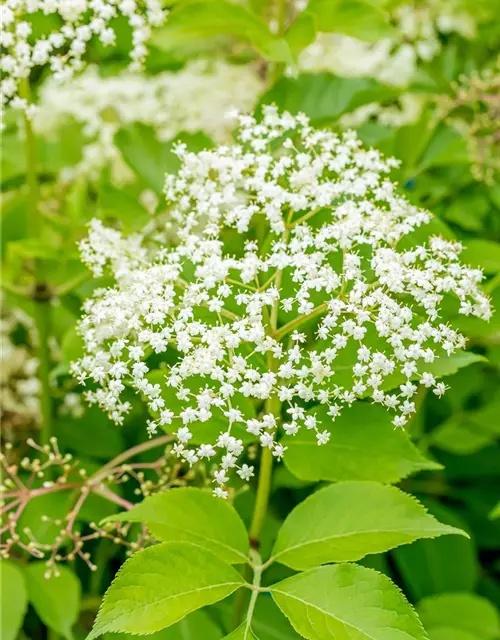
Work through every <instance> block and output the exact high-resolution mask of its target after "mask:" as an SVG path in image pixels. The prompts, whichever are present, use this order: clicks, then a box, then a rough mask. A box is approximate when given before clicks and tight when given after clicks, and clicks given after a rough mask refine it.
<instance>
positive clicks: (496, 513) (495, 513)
mask: <svg viewBox="0 0 500 640" xmlns="http://www.w3.org/2000/svg"><path fill="white" fill-rule="evenodd" d="M490 518H491V520H496V519H497V518H500V502H499V503H498V504H497V505H496V506H495V507H494V508H493V510H492V511H491V513H490Z"/></svg>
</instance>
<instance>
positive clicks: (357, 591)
mask: <svg viewBox="0 0 500 640" xmlns="http://www.w3.org/2000/svg"><path fill="white" fill-rule="evenodd" d="M271 594H272V596H273V598H274V600H275V601H276V603H277V604H278V606H279V608H280V609H281V610H282V611H283V613H284V614H285V615H286V616H287V617H288V618H289V620H290V622H291V623H292V625H293V626H294V628H295V629H296V631H298V633H300V634H301V635H302V636H304V637H305V638H309V640H340V639H344V638H345V639H346V640H347V639H348V638H352V639H353V640H354V638H356V640H403V639H404V640H427V636H426V633H425V631H424V629H423V627H422V625H421V624H420V621H419V619H418V617H417V615H416V613H415V611H414V610H413V608H412V607H411V605H410V604H408V602H407V601H406V600H405V598H404V596H403V595H402V593H401V592H400V591H399V589H398V588H397V587H396V586H395V585H394V584H393V583H392V582H391V581H390V580H389V578H387V576H384V575H383V574H380V573H378V572H377V571H374V570H373V569H367V568H366V567H360V566H357V565H353V564H342V565H336V566H335V565H329V566H326V567H318V568H316V569H311V570H310V571H306V572H304V573H299V574H298V575H296V576H293V577H291V578H287V579H286V580H283V581H282V582H279V583H278V584H275V585H273V586H272V587H271Z"/></svg>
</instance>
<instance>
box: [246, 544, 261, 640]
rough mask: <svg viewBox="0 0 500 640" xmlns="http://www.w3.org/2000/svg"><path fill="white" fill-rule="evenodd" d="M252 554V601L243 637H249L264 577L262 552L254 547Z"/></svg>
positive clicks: (249, 604) (249, 605)
mask: <svg viewBox="0 0 500 640" xmlns="http://www.w3.org/2000/svg"><path fill="white" fill-rule="evenodd" d="M250 554H251V556H253V557H254V560H255V564H254V569H253V582H252V587H253V589H252V595H251V597H250V602H249V603H248V609H247V617H246V622H245V630H244V632H243V638H247V637H248V634H249V633H250V629H251V625H252V618H253V614H254V611H255V605H256V604H257V598H258V597H259V592H260V580H261V578H262V564H261V563H262V560H261V557H260V554H259V553H258V552H257V551H255V549H252V550H251V551H250Z"/></svg>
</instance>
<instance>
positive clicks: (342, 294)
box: [72, 107, 490, 496]
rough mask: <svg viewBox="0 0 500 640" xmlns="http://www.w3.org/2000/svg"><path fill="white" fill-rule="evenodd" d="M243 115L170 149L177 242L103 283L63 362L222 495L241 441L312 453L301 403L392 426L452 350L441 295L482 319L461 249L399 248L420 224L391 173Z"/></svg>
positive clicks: (321, 432) (347, 137) (437, 241)
mask: <svg viewBox="0 0 500 640" xmlns="http://www.w3.org/2000/svg"><path fill="white" fill-rule="evenodd" d="M238 120H239V125H240V128H239V132H238V134H237V138H236V142H235V143H234V144H232V145H228V146H220V147H219V148H218V149H215V150H210V151H201V152H199V153H190V152H187V151H186V150H185V148H184V147H182V146H180V147H179V148H178V155H179V158H180V161H181V169H180V171H179V172H178V174H177V175H175V176H174V175H170V176H168V177H167V181H166V188H165V192H166V196H167V201H168V202H169V203H170V207H171V215H172V216H173V218H174V219H175V220H176V221H177V222H178V224H179V232H178V233H179V242H178V244H177V245H176V246H175V247H173V248H165V247H163V248H162V247H160V248H159V249H158V251H157V252H156V253H155V254H154V255H151V254H148V255H142V256H141V255H139V253H138V254H137V263H136V264H135V265H131V264H130V263H129V268H127V269H121V268H120V264H119V263H118V268H117V269H116V270H115V274H114V275H115V279H116V285H115V286H114V287H112V288H109V289H105V290H100V291H98V292H97V293H96V294H95V296H94V297H93V298H92V299H90V300H88V301H87V302H86V303H85V316H84V318H83V320H82V322H81V325H80V331H81V334H82V336H83V339H84V342H85V348H86V355H85V356H84V357H83V358H82V359H81V360H80V361H79V362H76V363H74V364H73V367H72V369H73V372H74V374H75V375H76V376H77V377H78V379H79V380H80V382H82V383H86V382H87V381H91V382H92V383H93V385H97V388H93V389H92V390H89V391H88V392H87V398H88V399H89V400H90V401H91V402H95V403H98V404H99V405H100V406H101V407H102V408H103V409H104V410H106V411H107V412H108V413H109V415H110V416H111V417H112V418H113V419H114V420H116V421H117V422H119V421H120V420H122V418H123V414H124V413H126V412H127V410H128V409H129V404H128V402H126V401H124V400H123V399H122V392H124V391H125V389H126V388H128V389H130V388H132V389H135V391H136V392H137V393H138V394H140V395H141V396H142V397H143V398H144V399H145V401H146V404H147V406H148V407H149V410H150V413H151V416H152V418H151V420H150V421H149V423H148V431H149V432H150V433H155V432H156V431H157V429H158V428H160V429H161V428H164V429H166V430H167V431H172V432H176V433H177V444H176V445H175V448H174V450H175V453H176V454H177V455H178V456H180V457H181V458H182V459H183V460H185V461H186V462H187V463H189V464H194V463H195V462H198V461H199V460H202V459H207V460H210V459H211V458H214V460H213V463H214V464H216V467H215V472H214V482H215V484H216V486H217V489H216V494H217V495H220V496H225V495H226V489H227V486H226V485H227V483H228V482H229V481H230V478H231V475H232V473H237V474H238V475H239V476H240V477H242V478H243V479H245V480H246V479H249V478H250V477H251V475H252V474H253V468H252V467H249V466H248V465H245V464H241V456H242V453H243V451H244V446H245V444H247V443H249V442H255V441H257V442H259V443H260V445H261V446H262V447H268V448H269V449H270V450H271V451H272V453H273V454H274V456H276V458H278V459H280V458H281V457H282V456H283V455H286V451H285V449H286V447H285V446H283V444H282V443H281V442H280V438H281V435H282V433H283V432H284V433H286V434H289V435H293V434H296V433H298V432H299V431H300V430H301V429H309V430H312V431H314V432H315V434H316V437H317V441H318V444H319V445H322V444H325V443H326V442H327V441H328V437H329V432H328V430H327V429H326V427H327V425H325V424H321V423H320V421H319V420H318V419H317V417H316V416H311V415H310V414H309V413H308V412H307V410H306V408H307V407H309V406H311V405H314V404H323V405H326V406H327V407H328V413H329V416H330V418H331V420H332V421H333V420H335V419H336V417H337V416H338V415H340V413H341V412H342V410H343V408H344V407H345V406H349V405H351V404H352V403H353V402H355V401H356V400H357V399H358V398H371V399H372V401H373V402H376V403H378V404H381V405H382V406H384V407H386V408H387V410H388V411H389V412H391V413H392V414H393V415H394V424H395V425H396V426H403V425H404V424H405V423H406V421H407V420H408V418H409V416H410V415H411V414H412V413H413V412H414V411H415V402H414V401H413V398H414V396H415V394H416V392H417V389H418V385H419V384H423V385H424V386H426V387H430V388H432V389H433V390H434V392H435V393H436V395H441V394H442V392H443V391H444V386H441V385H442V383H436V381H435V379H434V377H433V376H432V374H431V372H430V371H427V370H426V368H427V367H428V366H430V364H431V363H432V362H433V361H434V360H435V359H436V358H437V357H438V356H441V355H446V354H452V353H453V352H454V351H456V350H457V349H461V348H462V347H463V346H464V345H465V339H464V337H463V336H462V335H460V334H459V333H458V332H457V331H455V330H454V329H453V328H452V327H451V326H449V325H448V324H446V323H444V322H443V321H442V320H441V319H440V308H441V303H442V302H443V300H444V299H445V298H447V299H455V300H456V301H457V307H458V308H459V312H460V313H463V314H465V315H474V316H477V317H480V318H485V319H487V318H488V317H489V316H490V307H489V302H488V300H487V298H486V297H485V296H484V295H483V294H482V293H481V291H480V290H479V288H478V282H479V281H480V280H481V278H482V274H481V272H480V271H478V270H475V269H470V268H468V267H465V266H462V265H461V263H460V262H459V260H458V254H459V252H460V249H461V247H460V245H459V244H457V243H454V242H449V241H446V240H444V239H443V238H441V237H429V238H428V240H427V241H426V242H424V243H422V244H420V243H418V242H417V241H416V240H415V239H413V240H412V232H414V231H415V230H416V229H417V228H418V227H420V226H421V225H424V224H425V223H427V222H429V221H430V219H431V215H430V214H429V213H427V212H425V211H421V210H419V209H417V208H415V207H413V206H411V205H410V204H409V203H408V202H407V201H406V200H405V199H404V198H403V197H401V196H399V195H398V194H397V193H396V189H395V186H394V184H393V183H391V182H390V181H389V179H388V177H387V174H388V173H389V171H390V169H391V167H393V166H394V165H395V164H396V162H395V161H394V160H391V159H389V160H385V159H384V158H383V157H382V156H381V155H380V154H379V153H378V152H377V151H375V150H364V149H363V148H362V147H361V145H360V142H359V141H358V139H357V138H356V136H355V134H354V133H346V134H344V135H342V136H337V135H336V134H334V133H332V132H331V131H321V130H319V131H318V130H314V129H313V128H312V127H311V126H310V125H309V122H308V119H307V118H306V117H305V116H304V115H297V116H292V115H290V114H288V113H283V114H279V113H278V112H277V111H276V109H275V108H273V107H265V108H264V112H263V118H262V121H261V122H256V121H255V119H254V118H253V117H251V116H247V115H243V116H238ZM240 236H242V237H241V240H239V238H240ZM85 247H86V248H85V251H86V252H87V253H88V247H87V245H85ZM96 251H98V248H96ZM108 258H109V256H107V257H106V256H105V257H104V258H103V261H104V262H105V260H106V259H108ZM94 262H95V260H94ZM111 262H112V264H111V267H112V268H113V266H114V261H113V260H112V261H111ZM447 301H448V300H447ZM153 360H154V362H155V364H154V365H153V364H152V361H153ZM158 363H160V364H158ZM152 368H154V369H155V370H154V371H152V370H151V369H152ZM282 421H283V423H282Z"/></svg>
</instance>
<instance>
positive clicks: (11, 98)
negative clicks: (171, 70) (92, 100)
mask: <svg viewBox="0 0 500 640" xmlns="http://www.w3.org/2000/svg"><path fill="white" fill-rule="evenodd" d="M35 14H44V15H45V16H50V17H53V18H54V19H55V20H54V24H56V25H57V26H56V27H54V28H53V29H52V31H51V32H50V33H48V34H44V35H42V36H39V35H37V34H36V32H35V31H34V30H33V27H32V22H31V20H32V18H33V17H34V16H35ZM119 16H124V17H125V18H126V20H127V22H128V24H129V25H130V28H131V30H132V50H131V52H130V57H131V60H132V68H139V67H140V65H141V63H142V62H143V60H144V58H145V56H146V53H147V49H146V43H147V41H148V39H149V37H150V35H151V28H152V27H154V26H157V25H160V24H161V23H162V22H163V20H164V17H165V13H164V11H163V9H162V7H161V3H160V2H158V0H75V1H72V2H68V1H67V0H5V1H4V2H3V3H2V21H1V30H0V46H1V47H2V49H3V50H4V52H3V55H2V61H1V63H0V69H1V71H2V80H1V83H0V93H1V99H2V103H1V104H2V107H3V106H5V104H6V103H7V102H11V104H12V106H13V107H14V108H21V109H27V108H28V106H29V105H28V104H27V101H26V98H25V97H21V96H20V95H19V85H20V82H21V80H22V79H23V78H28V77H29V75H30V73H31V71H32V69H34V68H35V67H38V66H43V65H49V67H50V69H51V71H52V73H53V75H54V77H55V78H56V80H58V81H64V80H67V79H68V78H70V77H71V76H72V75H73V74H74V73H75V71H79V70H80V69H81V68H82V66H83V56H84V55H85V53H86V51H87V49H88V46H89V43H90V41H91V40H92V39H93V38H98V39H99V41H100V42H101V43H102V44H103V45H106V46H109V45H114V44H115V42H116V37H117V35H116V32H115V29H114V27H113V26H112V22H113V20H114V19H115V18H117V17H119Z"/></svg>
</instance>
